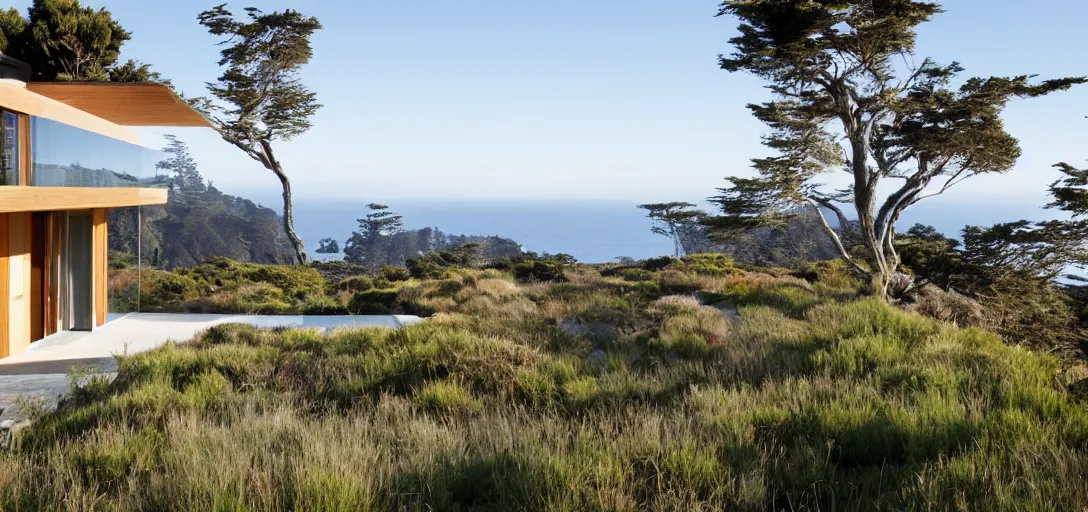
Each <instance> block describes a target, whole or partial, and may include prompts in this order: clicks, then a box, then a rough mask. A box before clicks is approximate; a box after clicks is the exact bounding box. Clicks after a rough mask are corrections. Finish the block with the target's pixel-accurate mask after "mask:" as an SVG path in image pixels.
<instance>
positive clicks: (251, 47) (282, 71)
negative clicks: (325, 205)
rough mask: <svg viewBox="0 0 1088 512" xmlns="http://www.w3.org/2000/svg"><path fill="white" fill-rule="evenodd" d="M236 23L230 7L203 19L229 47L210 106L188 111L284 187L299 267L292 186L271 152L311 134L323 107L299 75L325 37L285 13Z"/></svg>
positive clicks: (301, 253) (251, 11)
mask: <svg viewBox="0 0 1088 512" xmlns="http://www.w3.org/2000/svg"><path fill="white" fill-rule="evenodd" d="M245 11H246V16H247V19H245V20H243V21H239V20H237V19H235V17H234V14H233V13H231V12H230V11H229V10H227V9H226V4H221V5H218V6H216V7H214V8H212V9H209V10H207V11H204V12H202V13H201V14H200V16H199V18H198V19H199V21H200V24H201V25H203V26H204V27H206V28H207V29H208V32H209V33H211V34H212V35H216V36H221V37H223V38H224V39H223V40H222V41H221V42H220V44H221V45H223V46H224V48H223V50H222V51H221V52H220V55H221V59H220V60H219V66H220V67H223V68H224V69H223V74H222V75H220V76H219V80H218V81H217V82H215V83H212V84H208V92H210V93H211V95H212V98H214V99H210V98H194V99H192V100H190V102H191V104H192V105H193V106H194V107H196V108H197V109H198V110H201V111H202V112H203V113H204V114H205V115H206V116H207V117H208V118H209V119H211V121H212V123H213V128H214V129H215V130H216V131H217V132H218V133H219V135H220V136H221V137H222V138H223V140H225V141H227V142H229V143H231V144H232V145H234V146H236V147H237V148H238V149H241V150H242V151H243V152H245V154H246V155H248V156H249V157H250V158H252V159H254V160H256V161H257V162H260V164H261V165H263V166H264V167H265V168H266V169H268V170H269V171H271V172H272V173H273V174H275V175H276V178H277V179H279V181H280V185H281V187H282V190H283V227H284V229H285V230H286V231H287V236H288V238H289V239H290V240H291V244H292V245H293V246H294V249H295V257H296V258H297V260H298V263H300V264H301V263H305V262H306V252H305V250H304V246H303V243H302V239H301V238H299V236H298V233H296V232H295V221H294V219H295V217H294V209H293V206H292V196H291V180H290V178H289V177H288V176H287V172H286V170H285V169H284V168H283V164H282V163H281V162H280V161H279V159H277V158H276V154H275V151H274V149H273V145H274V144H275V143H276V142H284V141H289V140H291V139H293V138H295V137H297V136H299V135H302V134H303V133H305V132H306V131H307V130H309V129H310V126H311V122H310V118H311V117H313V115H314V114H315V113H316V112H317V110H318V109H319V108H321V105H320V104H318V103H317V96H316V95H315V94H314V93H313V92H311V91H310V90H309V89H308V88H306V86H305V85H303V84H302V81H301V79H300V78H299V71H300V69H301V68H302V66H303V65H305V64H306V63H307V62H309V61H310V57H311V56H312V55H313V49H312V48H311V47H310V37H311V36H312V35H313V33H314V32H316V31H317V30H319V29H321V23H320V22H318V20H317V18H313V17H309V16H304V15H302V14H301V13H299V12H298V11H293V10H290V9H288V10H285V11H282V12H274V13H271V14H265V13H263V12H261V11H260V10H259V9H257V8H255V7H248V8H246V9H245Z"/></svg>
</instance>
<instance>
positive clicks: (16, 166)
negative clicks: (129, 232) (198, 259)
mask: <svg viewBox="0 0 1088 512" xmlns="http://www.w3.org/2000/svg"><path fill="white" fill-rule="evenodd" d="M0 118H2V128H3V132H2V138H0V357H8V356H12V355H16V354H19V353H21V352H23V351H24V350H26V348H27V346H28V345H30V343H32V342H34V341H38V340H41V339H43V338H45V337H47V336H50V335H52V334H55V333H57V332H60V331H87V330H92V329H95V328H96V327H100V326H102V325H103V324H104V323H105V322H106V313H107V310H108V297H107V280H108V276H107V271H108V268H109V267H108V263H107V256H108V249H107V222H108V218H109V212H110V210H111V209H113V208H123V207H136V206H146V205H160V204H165V203H166V201H167V189H166V188H165V184H166V180H164V179H162V178H160V177H158V176H157V174H156V168H155V166H156V163H157V162H158V161H159V160H160V159H161V158H160V157H159V156H160V155H161V153H159V152H158V151H154V150H151V149H147V148H144V147H142V146H140V144H139V136H138V134H137V132H136V131H135V130H134V129H133V128H132V127H135V126H205V127H206V126H209V124H208V121H207V120H206V119H205V118H204V117H203V116H201V115H200V114H199V113H197V112H196V111H194V110H192V109H191V108H190V107H189V106H188V105H187V104H186V103H185V102H183V101H181V100H180V99H179V98H178V97H177V96H176V95H175V94H174V93H173V91H172V90H171V89H170V88H169V87H166V86H164V85H162V84H156V83H138V84H130V83H85V82H63V83H38V82H30V68H29V67H28V66H27V65H26V64H24V63H22V62H19V61H17V60H14V59H11V58H9V57H5V56H3V55H2V54H0Z"/></svg>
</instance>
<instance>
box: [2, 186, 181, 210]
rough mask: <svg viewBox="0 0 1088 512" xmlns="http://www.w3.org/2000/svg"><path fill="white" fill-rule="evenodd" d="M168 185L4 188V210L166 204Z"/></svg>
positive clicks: (84, 208)
mask: <svg viewBox="0 0 1088 512" xmlns="http://www.w3.org/2000/svg"><path fill="white" fill-rule="evenodd" d="M167 196H168V192H167V190H166V189H164V188H90V187H86V188H85V187H0V213H11V212H42V211H60V210H87V209H92V208H124V207H130V206H150V205H156V204H166V200H167Z"/></svg>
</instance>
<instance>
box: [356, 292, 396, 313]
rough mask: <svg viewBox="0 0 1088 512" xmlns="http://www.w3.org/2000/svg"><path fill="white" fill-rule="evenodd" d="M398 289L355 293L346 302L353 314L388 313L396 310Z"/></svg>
mask: <svg viewBox="0 0 1088 512" xmlns="http://www.w3.org/2000/svg"><path fill="white" fill-rule="evenodd" d="M398 293H399V292H398V290H395V289H391V290H367V291H365V292H360V293H356V294H355V296H354V297H352V298H351V302H350V303H349V304H348V311H350V312H351V313H352V314H355V315H388V314H391V313H396V312H397V295H398Z"/></svg>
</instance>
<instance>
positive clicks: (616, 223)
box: [265, 199, 1053, 263]
mask: <svg viewBox="0 0 1088 512" xmlns="http://www.w3.org/2000/svg"><path fill="white" fill-rule="evenodd" d="M367 202H369V201H362V200H360V201H316V200H312V199H300V200H298V201H297V202H296V205H295V217H296V220H295V222H296V228H297V230H298V232H299V235H300V236H301V237H302V238H303V240H304V241H305V242H306V245H307V247H310V248H316V247H317V241H318V240H320V239H322V238H326V237H331V238H335V239H336V240H338V241H340V242H341V243H342V242H343V241H344V240H346V239H347V238H348V237H349V236H350V235H351V232H352V231H353V230H355V229H356V228H357V225H358V223H357V222H356V219H358V218H360V217H362V216H364V215H365V214H366V203H367ZM265 204H266V205H267V204H275V203H270V202H265ZM389 205H390V207H391V209H392V210H393V211H395V212H397V213H399V214H401V215H403V216H404V224H405V227H407V228H411V229H415V228H422V227H428V226H429V227H437V228H438V229H441V230H442V231H444V232H446V233H454V234H465V235H499V236H503V237H507V238H512V239H514V240H516V241H517V242H519V243H521V244H522V245H523V246H524V247H525V249H526V250H531V251H536V252H549V253H559V252H563V253H567V254H571V255H573V256H574V257H576V258H578V260H579V261H584V262H592V263H598V262H607V261H612V260H613V259H615V258H616V257H619V256H630V257H632V258H636V259H642V258H648V257H652V256H660V255H663V254H670V253H671V252H672V243H671V242H670V241H669V240H668V239H666V238H664V237H661V236H658V235H654V234H652V233H651V232H650V227H651V222H650V220H649V219H647V218H646V216H645V214H644V213H643V211H642V210H639V209H638V208H636V206H635V203H633V202H621V201H518V202H514V201H474V202H467V201H391V202H389ZM1052 217H1053V214H1052V212H1047V211H1046V210H1042V209H1041V208H1039V206H1038V205H1027V204H1002V203H993V204H983V203H975V204H956V203H939V202H933V203H930V204H924V203H923V204H919V205H918V206H916V207H915V208H912V209H911V210H908V211H907V212H906V213H905V214H904V216H903V219H902V220H901V222H900V223H899V228H900V229H901V230H905V229H907V228H908V227H910V226H911V225H913V224H914V223H916V222H921V223H923V224H930V225H933V226H934V227H936V228H937V229H939V230H941V231H942V232H944V233H946V234H949V235H958V233H959V232H960V230H961V229H963V227H964V226H965V225H972V224H973V225H989V224H993V223H996V222H1010V221H1015V220H1019V219H1028V220H1042V219H1047V218H1052Z"/></svg>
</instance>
